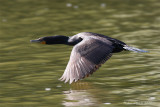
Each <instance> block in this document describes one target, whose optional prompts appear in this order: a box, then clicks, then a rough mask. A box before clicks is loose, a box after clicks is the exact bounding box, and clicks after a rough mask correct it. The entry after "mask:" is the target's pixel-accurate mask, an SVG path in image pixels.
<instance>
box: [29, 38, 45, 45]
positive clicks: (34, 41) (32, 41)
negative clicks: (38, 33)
mask: <svg viewBox="0 0 160 107" xmlns="http://www.w3.org/2000/svg"><path fill="white" fill-rule="evenodd" d="M30 42H31V43H41V44H46V41H44V40H40V39H36V40H30Z"/></svg>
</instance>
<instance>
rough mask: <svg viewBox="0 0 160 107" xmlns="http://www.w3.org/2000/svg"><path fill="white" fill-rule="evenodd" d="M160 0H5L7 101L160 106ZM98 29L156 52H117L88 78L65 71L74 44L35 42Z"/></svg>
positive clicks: (2, 43)
mask: <svg viewBox="0 0 160 107" xmlns="http://www.w3.org/2000/svg"><path fill="white" fill-rule="evenodd" d="M159 10H160V3H159V0H112V1H111V0H94V1H93V0H66V1H60V0H54V1H53V0H52V1H50V0H43V1H42V0H41V1H40V0H34V1H33V0H14V1H11V0H0V104H1V106H2V107H3V106H4V107H10V106H16V107H17V106H19V107H41V106H42V107H53V106H60V107H61V106H68V107H70V106H88V107H89V106H90V107H92V106H100V107H105V106H107V107H108V106H109V107H115V106H118V107H128V106H130V107H135V106H143V107H158V105H160V103H159V102H160V84H159V81H160V73H159V69H160V67H159V66H160V60H159V59H160V55H159V52H160V46H159V45H160V35H159V34H160V16H159V14H160V11H159ZM79 32H95V33H101V34H105V35H109V36H110V37H113V38H117V39H119V40H122V41H124V42H125V43H127V44H128V45H131V46H135V47H137V48H141V49H144V50H147V51H149V53H132V52H122V53H117V54H114V55H113V56H112V58H111V59H110V60H109V61H107V62H106V63H105V64H104V65H103V66H102V67H101V68H100V69H99V70H98V71H97V72H95V73H94V74H93V75H92V76H90V77H89V78H85V79H84V80H82V81H80V82H78V83H74V84H72V85H69V84H64V83H63V82H61V81H59V80H58V79H59V78H60V77H61V75H62V74H63V72H64V70H65V67H66V65H67V62H68V59H69V56H70V52H71V50H72V47H70V46H65V45H52V46H47V45H40V44H31V43H30V42H29V41H30V40H31V39H36V38H39V37H43V36H51V35H58V34H59V35H67V36H72V35H74V34H76V33H79Z"/></svg>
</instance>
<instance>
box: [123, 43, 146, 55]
mask: <svg viewBox="0 0 160 107" xmlns="http://www.w3.org/2000/svg"><path fill="white" fill-rule="evenodd" d="M123 48H124V49H125V50H129V51H134V52H138V53H141V52H148V51H145V50H142V49H138V48H134V47H131V46H128V45H124V47H123Z"/></svg>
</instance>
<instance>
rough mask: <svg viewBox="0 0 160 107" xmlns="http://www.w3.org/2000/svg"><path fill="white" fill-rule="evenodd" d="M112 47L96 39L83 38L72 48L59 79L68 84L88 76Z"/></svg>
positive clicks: (103, 61) (107, 55)
mask: <svg viewBox="0 0 160 107" xmlns="http://www.w3.org/2000/svg"><path fill="white" fill-rule="evenodd" d="M112 50H113V47H112V46H111V43H109V42H108V43H105V42H102V41H100V40H98V39H94V38H90V39H83V40H82V41H81V42H80V43H78V44H77V45H75V46H74V47H73V49H72V52H71V56H70V60H69V62H68V65H67V67H66V69H65V72H64V74H63V75H62V77H61V78H60V80H62V81H65V82H68V81H70V84H71V83H72V82H73V81H75V82H76V81H78V80H80V79H82V78H84V77H86V76H89V75H90V74H92V73H93V72H94V71H96V70H97V69H98V68H99V67H100V66H101V64H103V63H105V62H106V61H107V60H108V59H109V58H110V57H111V55H112V54H111V52H112Z"/></svg>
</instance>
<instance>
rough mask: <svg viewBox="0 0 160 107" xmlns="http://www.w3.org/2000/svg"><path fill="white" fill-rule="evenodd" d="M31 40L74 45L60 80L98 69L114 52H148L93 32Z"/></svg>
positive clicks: (80, 76) (71, 78)
mask: <svg viewBox="0 0 160 107" xmlns="http://www.w3.org/2000/svg"><path fill="white" fill-rule="evenodd" d="M31 42H40V43H42V44H48V45H51V44H66V45H72V46H74V47H73V50H72V52H71V56H70V60H69V62H68V65H67V67H66V70H65V72H64V74H63V75H62V77H61V78H60V80H62V81H65V82H68V81H70V83H72V82H73V81H74V82H76V81H78V80H80V79H82V78H84V77H86V76H89V75H90V74H92V73H93V72H94V71H96V70H97V69H98V68H99V67H100V66H101V64H103V63H105V62H106V61H107V60H108V59H109V58H110V57H111V56H112V54H113V53H117V52H121V51H123V50H130V51H135V52H146V51H144V50H141V49H138V48H134V47H130V46H127V45H126V44H125V43H124V42H122V41H120V40H117V39H114V38H111V37H108V36H105V35H102V34H97V33H91V32H82V33H79V34H76V35H74V36H71V37H67V36H62V35H58V36H48V37H42V38H39V39H37V40H31Z"/></svg>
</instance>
